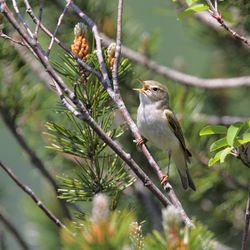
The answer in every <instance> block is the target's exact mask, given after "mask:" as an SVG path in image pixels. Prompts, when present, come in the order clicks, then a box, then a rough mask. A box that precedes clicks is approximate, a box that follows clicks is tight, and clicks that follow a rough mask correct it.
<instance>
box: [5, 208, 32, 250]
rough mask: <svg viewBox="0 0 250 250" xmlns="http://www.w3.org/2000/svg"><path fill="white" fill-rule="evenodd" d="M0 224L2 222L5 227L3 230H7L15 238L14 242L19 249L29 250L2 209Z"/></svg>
mask: <svg viewBox="0 0 250 250" xmlns="http://www.w3.org/2000/svg"><path fill="white" fill-rule="evenodd" d="M0 222H2V223H3V224H4V225H5V228H7V229H8V230H9V232H10V233H11V234H12V235H13V236H14V237H15V239H16V241H17V242H18V244H19V245H20V247H21V248H22V249H23V250H29V249H30V248H29V246H28V244H27V243H26V241H25V240H24V238H23V236H22V235H21V233H20V232H19V231H18V229H17V227H16V226H15V225H14V224H13V223H12V222H11V221H10V220H9V218H7V216H6V215H5V214H4V212H3V209H2V208H0Z"/></svg>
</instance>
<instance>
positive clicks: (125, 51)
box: [101, 34, 250, 89]
mask: <svg viewBox="0 0 250 250" xmlns="http://www.w3.org/2000/svg"><path fill="white" fill-rule="evenodd" d="M101 36H102V41H103V44H104V45H105V46H108V45H109V44H110V43H112V42H114V41H113V40H112V39H110V38H109V37H107V36H106V35H105V34H102V35H101ZM122 55H124V56H126V57H127V58H129V59H130V60H131V61H134V62H136V63H139V64H141V65H143V66H145V67H146V68H147V69H149V70H152V71H153V72H155V73H157V74H159V75H161V76H164V77H166V78H168V79H171V80H173V81H176V82H177V83H179V84H182V85H186V86H193V87H198V88H205V89H217V88H235V87H240V86H248V87H249V86H250V76H240V77H232V78H215V79H209V78H208V79H205V78H200V77H196V76H193V75H189V74H185V73H182V72H180V71H178V70H175V69H172V68H169V67H167V66H164V65H162V64H159V63H157V62H156V61H154V60H151V59H150V58H148V57H146V56H144V55H142V54H140V53H139V52H136V51H134V50H132V49H130V48H128V47H125V46H122Z"/></svg>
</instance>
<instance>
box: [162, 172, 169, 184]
mask: <svg viewBox="0 0 250 250" xmlns="http://www.w3.org/2000/svg"><path fill="white" fill-rule="evenodd" d="M168 178H169V176H168V175H163V176H162V177H161V185H162V186H165V185H166V184H167V183H168Z"/></svg>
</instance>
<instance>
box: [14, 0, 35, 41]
mask: <svg viewBox="0 0 250 250" xmlns="http://www.w3.org/2000/svg"><path fill="white" fill-rule="evenodd" d="M12 5H13V7H14V10H15V12H16V14H17V16H18V18H19V20H20V21H21V23H22V24H23V27H24V28H25V29H26V31H27V32H28V34H29V35H30V37H32V38H34V36H33V33H32V31H31V30H30V28H29V26H28V24H27V22H26V21H25V20H24V18H23V16H22V15H21V14H20V11H19V8H18V6H17V3H16V0H12Z"/></svg>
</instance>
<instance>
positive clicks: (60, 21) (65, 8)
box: [46, 3, 69, 57]
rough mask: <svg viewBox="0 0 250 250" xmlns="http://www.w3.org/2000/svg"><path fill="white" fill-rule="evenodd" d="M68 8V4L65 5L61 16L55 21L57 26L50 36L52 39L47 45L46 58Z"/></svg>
mask: <svg viewBox="0 0 250 250" xmlns="http://www.w3.org/2000/svg"><path fill="white" fill-rule="evenodd" d="M68 8H69V3H67V4H66V6H65V7H64V9H63V12H62V14H61V15H60V16H59V18H58V21H57V24H56V28H55V31H54V33H53V36H52V38H51V41H50V44H49V47H48V51H47V53H46V56H47V57H49V54H50V51H51V49H52V46H53V43H54V41H55V36H56V33H57V31H58V29H59V27H60V25H61V24H62V20H63V17H64V16H65V14H66V12H67V10H68Z"/></svg>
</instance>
